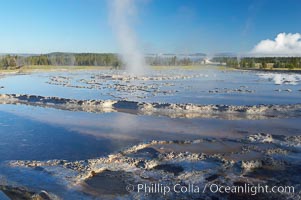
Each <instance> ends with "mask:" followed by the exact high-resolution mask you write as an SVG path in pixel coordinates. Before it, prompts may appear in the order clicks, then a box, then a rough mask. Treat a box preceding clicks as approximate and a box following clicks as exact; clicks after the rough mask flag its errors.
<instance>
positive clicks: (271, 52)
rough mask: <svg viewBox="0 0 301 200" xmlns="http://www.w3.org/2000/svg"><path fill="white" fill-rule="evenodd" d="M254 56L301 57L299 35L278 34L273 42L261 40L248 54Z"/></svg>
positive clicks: (300, 35) (300, 36) (300, 37)
mask: <svg viewBox="0 0 301 200" xmlns="http://www.w3.org/2000/svg"><path fill="white" fill-rule="evenodd" d="M250 54H252V55H255V56H301V34H300V33H295V34H292V33H279V34H278V35H277V37H276V38H275V40H270V39H267V40H262V41H260V42H259V43H258V44H257V45H256V46H255V47H254V48H253V49H252V51H251V52H250Z"/></svg>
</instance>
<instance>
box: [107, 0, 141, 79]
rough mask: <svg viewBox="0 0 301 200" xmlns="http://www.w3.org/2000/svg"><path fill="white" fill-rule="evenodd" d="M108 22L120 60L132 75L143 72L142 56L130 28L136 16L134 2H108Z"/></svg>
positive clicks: (133, 0) (134, 0) (133, 32)
mask: <svg viewBox="0 0 301 200" xmlns="http://www.w3.org/2000/svg"><path fill="white" fill-rule="evenodd" d="M109 7H110V20H111V24H112V27H113V31H114V33H115V34H116V36H117V40H118V43H119V48H120V53H121V56H122V60H123V62H124V63H125V65H126V69H127V70H128V71H129V72H130V73H132V74H142V73H144V72H145V68H146V63H145V59H144V55H143V54H142V53H141V52H140V51H139V47H138V41H137V38H136V35H135V31H134V29H133V27H132V23H133V20H135V17H136V15H137V7H136V0H110V1H109Z"/></svg>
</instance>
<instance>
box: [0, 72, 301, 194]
mask: <svg viewBox="0 0 301 200" xmlns="http://www.w3.org/2000/svg"><path fill="white" fill-rule="evenodd" d="M0 88H1V89H0V127H1V129H0V181H1V180H5V183H6V185H5V187H4V186H2V185H3V184H1V183H0V186H1V187H3V188H2V190H3V191H8V193H9V191H21V188H23V187H26V191H27V192H29V193H32V194H34V193H37V192H40V191H41V190H45V191H47V193H48V194H49V195H52V196H53V197H56V198H57V197H59V198H62V199H68V198H69V199H70V198H71V199H95V198H98V197H102V196H101V195H105V197H108V198H113V199H114V197H116V198H117V197H124V198H125V199H133V197H136V198H140V197H141V198H142V196H135V195H136V194H134V193H131V192H128V191H125V190H124V189H125V188H115V189H112V190H111V189H110V188H109V185H116V187H118V186H120V187H124V186H125V185H127V184H136V183H138V182H142V183H145V184H150V183H152V181H157V182H164V181H165V180H164V179H162V177H165V178H166V177H168V180H169V181H170V183H171V184H173V183H176V182H177V181H178V180H183V181H184V182H189V183H192V182H193V183H195V184H196V185H204V184H206V183H213V182H218V183H227V184H232V183H235V184H236V183H250V184H251V183H252V184H253V183H257V182H263V181H264V182H266V183H268V184H276V182H275V178H274V177H277V181H287V182H286V183H288V184H291V185H295V186H296V190H297V189H298V188H297V187H298V186H297V184H296V183H297V182H298V181H297V180H299V178H300V176H299V175H298V173H297V172H298V169H300V166H301V159H300V152H301V150H300V145H301V142H300V141H301V139H300V133H301V102H300V99H301V91H300V89H301V85H300V77H299V75H295V74H281V75H279V74H274V73H268V74H264V73H257V72H252V71H239V70H237V71H223V70H220V69H219V68H218V67H214V66H211V67H208V66H207V67H205V68H200V69H198V68H197V67H194V68H191V69H183V68H176V69H160V70H154V71H153V72H151V73H150V74H147V75H140V76H135V75H129V74H128V73H125V72H124V71H110V70H99V71H69V72H45V73H31V74H15V75H5V76H4V75H3V76H2V77H1V78H0ZM12 149H13V151H12ZM277 174H281V176H280V175H277ZM104 177H105V178H104ZM29 179H30V181H28V180H29ZM284 179H285V180H284ZM118 180H121V182H120V184H117V181H118ZM107 181H109V182H107ZM106 184H107V185H106ZM104 185H106V187H104V188H106V189H105V190H100V189H99V188H103V187H102V186H104ZM298 191H300V190H298ZM169 195H170V194H169ZM294 195H295V196H294V198H297V197H299V196H298V195H299V194H294ZM156 197H158V196H156V194H154V196H152V198H156ZM173 197H174V196H168V198H173ZM178 197H179V198H181V197H184V196H178ZM197 197H204V196H191V198H192V199H193V198H197ZM214 197H217V196H214ZM282 197H283V196H282ZM212 198H213V196H212Z"/></svg>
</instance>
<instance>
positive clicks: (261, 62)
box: [213, 57, 301, 69]
mask: <svg viewBox="0 0 301 200" xmlns="http://www.w3.org/2000/svg"><path fill="white" fill-rule="evenodd" d="M213 61H214V62H219V63H224V64H226V65H227V66H229V67H234V68H245V69H254V68H257V69H276V68H287V69H301V57H244V58H240V59H238V58H237V57H216V58H213Z"/></svg>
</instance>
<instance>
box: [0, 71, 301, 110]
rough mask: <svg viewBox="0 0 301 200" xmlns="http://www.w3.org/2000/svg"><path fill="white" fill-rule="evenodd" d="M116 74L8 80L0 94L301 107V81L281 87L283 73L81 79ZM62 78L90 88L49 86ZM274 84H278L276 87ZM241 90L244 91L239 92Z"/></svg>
mask: <svg viewBox="0 0 301 200" xmlns="http://www.w3.org/2000/svg"><path fill="white" fill-rule="evenodd" d="M116 73H117V74H123V73H122V72H121V71H115V72H114V71H108V70H101V71H80V72H71V73H68V72H51V73H50V72H49V73H35V74H24V75H13V76H6V77H3V78H2V79H0V86H4V88H3V89H0V92H1V93H7V94H10V93H16V94H32V95H41V96H58V97H63V98H73V99H102V100H105V99H120V98H126V99H128V100H130V101H145V102H169V103H195V104H229V105H254V104H290V103H300V99H301V91H299V90H300V89H301V86H300V79H299V78H298V77H299V75H282V76H281V78H280V79H281V81H282V82H280V83H281V84H279V80H278V79H279V78H277V77H278V76H279V75H278V74H277V73H266V74H264V73H259V72H252V71H221V70H218V69H217V68H215V67H212V69H207V68H206V69H201V70H185V71H184V70H175V71H169V70H165V71H156V72H154V73H153V74H151V75H149V76H150V77H158V76H162V75H164V77H166V74H171V75H170V76H171V77H173V76H175V77H176V76H183V75H186V76H192V77H190V78H185V79H184V78H180V77H178V78H175V79H174V80H157V81H152V80H148V81H143V80H130V81H128V82H126V81H121V80H111V79H107V80H105V79H100V80H98V81H97V83H99V85H95V84H86V83H83V82H81V79H84V80H87V81H89V80H92V78H91V77H93V76H95V75H96V76H97V75H112V74H116ZM57 76H63V77H67V78H68V79H69V84H70V85H71V86H80V87H82V86H89V87H88V88H87V87H86V88H75V87H66V86H64V87H63V86H62V85H51V84H48V83H47V82H49V80H50V79H51V78H52V77H57ZM193 76H196V77H193ZM295 76H296V77H297V78H296V77H295ZM292 77H293V78H292ZM294 77H295V78H294ZM285 78H287V79H285ZM274 79H277V80H276V81H275V80H274ZM285 80H286V81H285ZM289 81H291V82H289ZM171 84H172V85H171ZM112 85H126V86H137V85H138V86H139V85H140V86H141V85H146V86H153V85H155V86H154V87H155V88H156V90H158V91H159V92H158V93H157V94H153V92H152V93H151V92H149V93H147V92H145V91H141V90H136V91H130V92H129V91H118V90H116V88H114V87H113V88H110V87H111V86H112ZM96 86H98V87H96ZM237 89H241V90H240V91H237ZM287 90H289V91H287ZM290 90H291V91H290ZM164 91H170V93H163V92H164ZM215 91H217V92H215ZM247 91H251V92H247ZM160 92H161V93H160Z"/></svg>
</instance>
